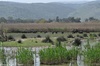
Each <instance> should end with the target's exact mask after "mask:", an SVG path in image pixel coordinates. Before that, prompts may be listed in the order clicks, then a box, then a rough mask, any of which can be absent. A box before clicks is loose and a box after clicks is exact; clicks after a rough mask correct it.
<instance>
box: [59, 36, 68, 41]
mask: <svg viewBox="0 0 100 66" xmlns="http://www.w3.org/2000/svg"><path fill="white" fill-rule="evenodd" d="M57 41H58V42H59V41H60V42H63V41H66V38H64V37H63V36H61V37H58V38H57Z"/></svg>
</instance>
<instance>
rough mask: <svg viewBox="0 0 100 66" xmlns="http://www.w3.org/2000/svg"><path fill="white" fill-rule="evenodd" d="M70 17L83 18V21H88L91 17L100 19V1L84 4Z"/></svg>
mask: <svg viewBox="0 0 100 66" xmlns="http://www.w3.org/2000/svg"><path fill="white" fill-rule="evenodd" d="M69 16H74V17H81V18H82V19H86V18H89V17H95V18H98V19H100V1H93V2H89V3H85V4H82V6H81V7H80V8H78V9H77V10H76V11H75V12H73V13H71V14H70V15H69Z"/></svg>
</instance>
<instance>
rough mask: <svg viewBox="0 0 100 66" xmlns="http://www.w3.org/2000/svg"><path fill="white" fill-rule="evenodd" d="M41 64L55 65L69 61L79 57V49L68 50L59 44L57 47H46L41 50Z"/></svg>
mask: <svg viewBox="0 0 100 66" xmlns="http://www.w3.org/2000/svg"><path fill="white" fill-rule="evenodd" d="M39 54H40V58H41V60H40V61H41V64H47V65H55V64H62V63H67V62H69V61H70V60H72V58H75V59H76V58H77V54H78V51H77V50H76V49H72V50H67V49H66V48H65V47H62V46H59V47H55V48H46V49H43V50H41V51H40V53H39Z"/></svg>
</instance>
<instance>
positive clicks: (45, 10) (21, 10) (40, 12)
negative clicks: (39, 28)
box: [0, 2, 75, 19]
mask: <svg viewBox="0 0 100 66" xmlns="http://www.w3.org/2000/svg"><path fill="white" fill-rule="evenodd" d="M74 10H75V6H74V4H73V5H70V4H66V5H65V4H62V3H31V4H27V3H14V2H0V16H1V17H2V16H3V17H9V16H12V17H14V18H30V19H35V18H55V17H56V16H60V17H67V16H68V14H69V13H71V12H73V11H74Z"/></svg>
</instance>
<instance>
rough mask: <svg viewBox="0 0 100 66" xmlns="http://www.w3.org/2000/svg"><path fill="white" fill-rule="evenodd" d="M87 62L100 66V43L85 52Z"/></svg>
mask: <svg viewBox="0 0 100 66" xmlns="http://www.w3.org/2000/svg"><path fill="white" fill-rule="evenodd" d="M84 56H85V62H87V63H89V65H91V66H94V65H95V66H96V65H99V66H100V43H98V44H97V45H96V46H95V47H93V48H89V49H88V50H87V51H85V52H84Z"/></svg>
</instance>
